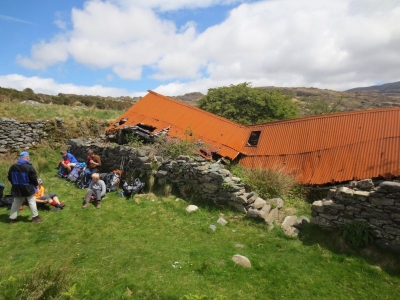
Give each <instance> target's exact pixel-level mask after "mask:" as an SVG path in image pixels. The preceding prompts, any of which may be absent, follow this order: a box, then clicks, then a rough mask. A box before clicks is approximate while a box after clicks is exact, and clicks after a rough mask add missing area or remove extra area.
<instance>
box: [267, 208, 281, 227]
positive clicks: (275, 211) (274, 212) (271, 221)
mask: <svg viewBox="0 0 400 300" xmlns="http://www.w3.org/2000/svg"><path fill="white" fill-rule="evenodd" d="M278 214H279V211H278V208H274V209H272V210H271V211H270V212H269V214H268V216H267V217H265V218H264V220H265V222H266V223H267V224H268V225H273V224H274V222H275V220H277V219H278Z"/></svg>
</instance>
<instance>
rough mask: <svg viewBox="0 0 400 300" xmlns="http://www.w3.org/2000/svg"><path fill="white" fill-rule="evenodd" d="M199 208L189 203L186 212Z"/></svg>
mask: <svg viewBox="0 0 400 300" xmlns="http://www.w3.org/2000/svg"><path fill="white" fill-rule="evenodd" d="M198 209H199V208H198V207H197V206H196V205H189V206H188V207H186V211H187V212H190V213H191V212H194V211H196V210H198Z"/></svg>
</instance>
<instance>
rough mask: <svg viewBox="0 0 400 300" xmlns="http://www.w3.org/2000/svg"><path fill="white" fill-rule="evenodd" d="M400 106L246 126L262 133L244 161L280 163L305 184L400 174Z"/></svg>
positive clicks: (248, 164)
mask: <svg viewBox="0 0 400 300" xmlns="http://www.w3.org/2000/svg"><path fill="white" fill-rule="evenodd" d="M399 120H400V109H399V108H392V109H377V110H366V111H354V112H347V113H339V114H329V115H321V116H313V117H306V118H300V119H293V120H286V121H278V122H271V123H265V124H259V125H252V126H248V127H247V128H248V129H249V130H250V131H253V130H254V131H256V130H259V131H261V135H260V139H259V143H258V145H257V147H249V146H244V147H243V149H242V153H244V154H245V155H246V157H244V158H243V159H241V161H240V163H241V164H242V165H244V166H246V167H249V168H257V167H263V168H267V167H269V168H270V167H274V168H275V167H281V168H285V169H286V170H287V171H288V172H293V173H295V174H297V179H298V180H299V181H301V182H303V183H310V184H323V183H328V182H333V181H335V182H340V181H347V180H353V179H362V178H369V177H378V176H387V175H389V174H390V175H391V176H400V167H399V166H400V157H399V155H400V148H399V144H400V123H399Z"/></svg>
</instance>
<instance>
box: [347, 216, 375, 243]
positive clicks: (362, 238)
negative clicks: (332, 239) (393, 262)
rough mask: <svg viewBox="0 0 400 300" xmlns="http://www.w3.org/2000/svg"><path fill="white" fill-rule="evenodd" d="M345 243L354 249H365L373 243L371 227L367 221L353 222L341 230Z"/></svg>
mask: <svg viewBox="0 0 400 300" xmlns="http://www.w3.org/2000/svg"><path fill="white" fill-rule="evenodd" d="M340 234H341V236H342V238H343V239H344V241H345V242H346V243H347V244H348V245H349V246H350V247H352V248H353V249H355V250H359V249H362V248H365V247H366V246H368V245H369V244H371V243H372V241H373V236H372V233H371V227H370V226H369V224H368V223H367V222H366V221H358V220H353V221H350V222H347V223H346V224H344V225H343V226H342V227H341V228H340Z"/></svg>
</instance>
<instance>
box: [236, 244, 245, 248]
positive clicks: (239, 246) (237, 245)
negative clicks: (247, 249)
mask: <svg viewBox="0 0 400 300" xmlns="http://www.w3.org/2000/svg"><path fill="white" fill-rule="evenodd" d="M235 248H238V249H242V248H244V245H242V244H235Z"/></svg>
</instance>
